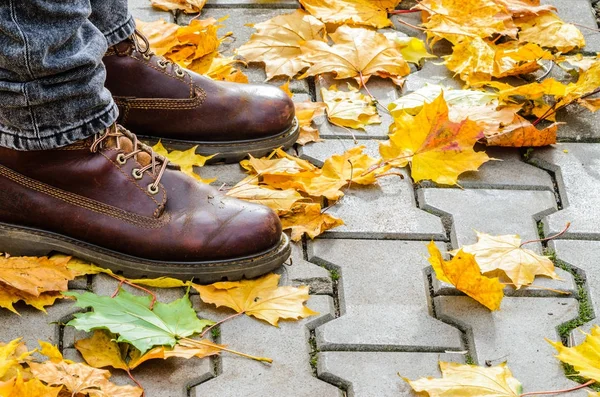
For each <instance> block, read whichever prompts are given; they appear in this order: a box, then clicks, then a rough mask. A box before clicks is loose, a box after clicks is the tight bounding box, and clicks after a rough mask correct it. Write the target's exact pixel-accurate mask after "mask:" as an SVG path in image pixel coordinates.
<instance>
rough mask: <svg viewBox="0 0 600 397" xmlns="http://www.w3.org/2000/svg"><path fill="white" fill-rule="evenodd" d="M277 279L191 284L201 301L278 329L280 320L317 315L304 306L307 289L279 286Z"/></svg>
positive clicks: (275, 275) (266, 278) (269, 277)
mask: <svg viewBox="0 0 600 397" xmlns="http://www.w3.org/2000/svg"><path fill="white" fill-rule="evenodd" d="M279 278H280V276H279V275H278V274H267V275H265V276H263V277H261V278H258V279H255V280H242V281H233V282H231V281H227V282H219V283H214V284H211V285H206V286H203V285H194V288H195V289H196V290H197V291H198V293H200V299H202V301H203V302H205V303H211V304H214V305H216V306H217V307H221V306H226V307H229V308H231V309H233V310H235V311H236V312H238V313H245V314H247V315H249V316H254V317H256V318H258V319H261V320H264V321H266V322H268V323H269V324H271V325H274V326H277V324H278V322H279V320H280V319H300V318H305V317H309V316H314V315H316V314H318V313H316V312H314V311H312V310H310V309H309V308H308V307H306V306H305V305H304V303H305V302H306V301H307V300H308V287H306V286H302V287H299V288H296V287H278V284H279Z"/></svg>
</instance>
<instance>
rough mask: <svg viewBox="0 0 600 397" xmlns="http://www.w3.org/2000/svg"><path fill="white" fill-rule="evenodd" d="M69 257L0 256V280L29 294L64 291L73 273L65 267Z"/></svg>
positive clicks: (72, 277)
mask: <svg viewBox="0 0 600 397" xmlns="http://www.w3.org/2000/svg"><path fill="white" fill-rule="evenodd" d="M69 260H70V258H69V257H65V258H50V259H49V258H48V257H45V256H44V257H40V258H36V257H25V256H22V257H17V256H15V257H8V258H7V257H5V256H0V282H1V283H4V284H6V285H8V286H10V287H13V288H14V289H17V290H19V291H23V292H25V293H27V294H29V295H33V296H39V295H40V294H41V293H43V292H48V291H66V290H67V289H68V282H69V281H70V280H73V279H74V278H75V275H74V274H73V273H71V271H69V269H68V268H67V263H68V262H69Z"/></svg>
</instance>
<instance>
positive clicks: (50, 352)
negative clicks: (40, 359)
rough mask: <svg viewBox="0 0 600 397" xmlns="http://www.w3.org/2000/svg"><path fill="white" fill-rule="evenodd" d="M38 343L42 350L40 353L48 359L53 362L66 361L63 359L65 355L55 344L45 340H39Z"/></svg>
mask: <svg viewBox="0 0 600 397" xmlns="http://www.w3.org/2000/svg"><path fill="white" fill-rule="evenodd" d="M38 343H39V344H40V347H41V350H40V353H41V354H43V355H44V356H46V357H48V359H49V360H50V361H51V362H53V363H54V362H60V361H64V359H63V355H62V353H61V352H60V350H58V347H56V346H55V345H53V344H51V343H48V342H44V341H41V340H40V341H38Z"/></svg>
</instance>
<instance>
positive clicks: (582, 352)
mask: <svg viewBox="0 0 600 397" xmlns="http://www.w3.org/2000/svg"><path fill="white" fill-rule="evenodd" d="M546 341H547V342H548V343H550V344H551V345H552V346H554V348H555V349H556V350H557V351H558V354H557V355H556V356H555V357H556V358H558V359H559V360H560V361H562V362H564V363H567V364H569V365H572V366H573V369H574V370H575V371H577V372H578V373H579V375H581V376H583V377H584V378H587V379H593V380H595V381H596V382H599V381H600V366H599V365H598V363H599V362H600V349H598V346H599V344H600V326H598V325H594V327H593V328H592V330H591V331H590V333H589V334H588V333H585V341H583V342H582V343H581V344H579V345H577V346H574V347H566V346H564V345H563V344H562V343H561V342H553V341H551V340H548V339H546Z"/></svg>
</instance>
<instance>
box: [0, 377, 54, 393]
mask: <svg viewBox="0 0 600 397" xmlns="http://www.w3.org/2000/svg"><path fill="white" fill-rule="evenodd" d="M61 390H62V386H60V387H51V386H46V385H45V384H43V383H42V382H40V381H39V380H38V379H30V380H27V381H25V380H23V375H22V374H21V373H20V372H19V373H18V374H17V376H16V378H14V379H12V380H10V381H8V382H5V383H2V382H0V395H1V396H2V397H57V396H58V393H60V391H61Z"/></svg>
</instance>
